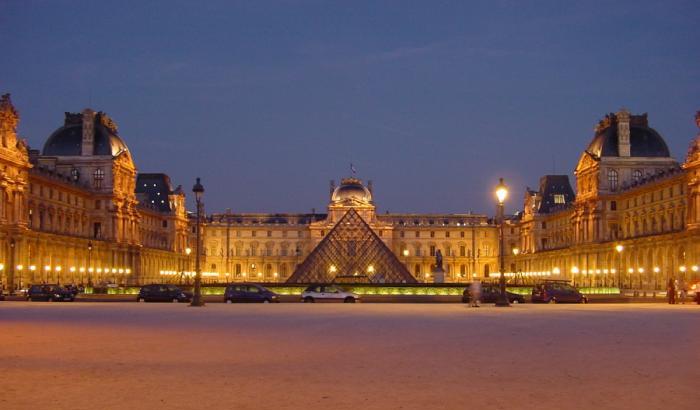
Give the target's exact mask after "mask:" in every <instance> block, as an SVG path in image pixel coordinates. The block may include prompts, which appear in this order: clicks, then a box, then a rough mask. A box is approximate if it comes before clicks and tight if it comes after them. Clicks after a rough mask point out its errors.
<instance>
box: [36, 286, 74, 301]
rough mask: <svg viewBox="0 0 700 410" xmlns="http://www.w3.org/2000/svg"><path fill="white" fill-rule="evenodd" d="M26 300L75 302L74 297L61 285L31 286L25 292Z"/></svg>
mask: <svg viewBox="0 0 700 410" xmlns="http://www.w3.org/2000/svg"><path fill="white" fill-rule="evenodd" d="M27 300H31V301H36V300H45V301H48V302H72V301H74V300H75V295H73V292H71V291H69V290H68V289H66V288H65V287H63V286H61V285H32V286H31V287H30V288H29V291H28V292H27Z"/></svg>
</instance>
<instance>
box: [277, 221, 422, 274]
mask: <svg viewBox="0 0 700 410" xmlns="http://www.w3.org/2000/svg"><path fill="white" fill-rule="evenodd" d="M331 282H347V283H362V282H369V283H416V279H415V278H414V277H413V276H412V275H411V274H410V273H409V272H408V270H407V269H406V267H405V266H404V265H403V264H402V263H401V262H400V261H399V260H398V258H397V257H396V255H394V253H393V252H392V251H391V249H389V247H388V246H386V244H385V243H384V241H382V240H381V239H380V238H379V236H377V234H376V233H374V231H372V228H370V227H369V225H367V223H366V222H365V221H364V220H363V219H362V217H361V216H360V215H359V214H358V213H357V212H356V211H355V210H354V209H350V210H349V211H348V212H347V213H345V215H343V217H342V218H341V219H340V221H338V223H337V224H336V225H335V226H334V227H333V229H332V230H331V231H330V232H329V233H328V235H326V237H325V238H323V239H322V240H321V242H320V243H319V244H318V246H316V248H315V249H314V250H313V251H312V252H311V253H310V254H309V256H307V257H306V259H305V260H304V261H303V262H302V263H301V264H300V265H299V266H298V267H297V269H296V270H295V271H294V273H293V274H292V276H291V277H290V278H289V279H288V280H287V283H331Z"/></svg>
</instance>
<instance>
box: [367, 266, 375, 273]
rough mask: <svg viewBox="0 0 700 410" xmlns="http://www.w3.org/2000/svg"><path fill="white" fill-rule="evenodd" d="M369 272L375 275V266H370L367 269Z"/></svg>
mask: <svg viewBox="0 0 700 410" xmlns="http://www.w3.org/2000/svg"><path fill="white" fill-rule="evenodd" d="M367 272H368V273H373V272H374V265H369V266H368V267H367Z"/></svg>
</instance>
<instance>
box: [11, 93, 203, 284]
mask: <svg viewBox="0 0 700 410" xmlns="http://www.w3.org/2000/svg"><path fill="white" fill-rule="evenodd" d="M18 122H19V115H18V113H17V111H16V110H15V108H14V107H13V105H12V103H11V101H10V97H9V95H4V96H3V97H2V99H0V137H1V140H2V141H1V142H2V146H1V147H0V167H2V183H1V184H2V185H1V186H2V194H1V196H2V198H0V199H1V201H0V263H1V264H2V265H1V267H2V270H1V271H0V278H2V282H3V285H4V286H5V287H6V288H9V289H10V290H12V289H13V288H14V287H18V286H22V285H26V284H28V283H37V282H49V283H55V282H61V283H76V284H77V283H84V284H88V283H109V282H111V283H141V282H143V281H146V280H152V279H159V272H160V270H163V269H180V268H181V267H182V266H183V264H184V263H185V262H186V259H187V256H186V255H185V248H186V247H187V241H188V231H189V226H188V218H187V214H186V211H185V204H184V194H183V193H182V190H173V189H172V188H171V187H169V186H167V187H161V188H162V191H163V196H164V198H166V200H167V201H168V206H167V207H161V208H156V207H152V206H150V205H151V204H149V203H147V202H146V201H143V200H139V199H138V198H137V189H136V184H137V181H139V180H140V179H141V178H140V176H138V177H137V172H136V167H135V165H134V163H133V160H132V159H131V154H130V153H129V150H128V148H127V147H126V145H125V144H124V143H123V141H122V140H121V138H120V137H119V136H118V134H117V128H116V124H115V123H114V121H112V120H111V119H110V118H109V117H108V116H107V115H106V114H104V113H96V112H94V111H92V110H90V109H86V110H84V111H83V112H82V113H78V114H71V113H66V119H65V123H64V126H63V127H60V128H59V129H58V130H57V131H56V132H54V133H53V134H52V135H51V136H50V137H49V139H48V140H47V143H46V145H45V146H44V149H43V151H41V152H40V151H38V150H30V149H29V148H28V147H27V145H26V143H25V142H24V141H22V140H21V139H19V138H18V137H17V132H16V130H17V125H18Z"/></svg>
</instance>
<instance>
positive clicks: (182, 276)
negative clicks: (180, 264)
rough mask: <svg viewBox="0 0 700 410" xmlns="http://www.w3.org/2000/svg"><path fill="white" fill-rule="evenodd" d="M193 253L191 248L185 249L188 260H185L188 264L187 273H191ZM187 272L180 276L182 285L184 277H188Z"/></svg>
mask: <svg viewBox="0 0 700 410" xmlns="http://www.w3.org/2000/svg"><path fill="white" fill-rule="evenodd" d="M191 253H192V248H190V247H189V246H188V247H187V248H185V255H187V257H186V260H185V261H186V262H187V263H186V265H187V266H186V267H185V269H184V270H185V272H189V271H190V254H191ZM185 272H183V273H182V275H181V276H180V284H182V281H183V279H184V277H186V276H187V274H186V273H185Z"/></svg>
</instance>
